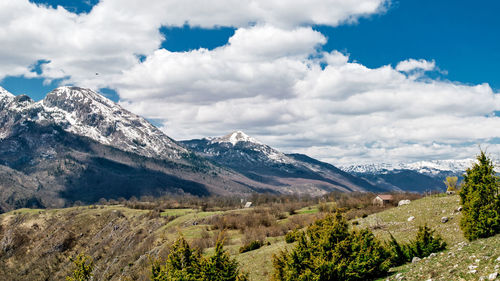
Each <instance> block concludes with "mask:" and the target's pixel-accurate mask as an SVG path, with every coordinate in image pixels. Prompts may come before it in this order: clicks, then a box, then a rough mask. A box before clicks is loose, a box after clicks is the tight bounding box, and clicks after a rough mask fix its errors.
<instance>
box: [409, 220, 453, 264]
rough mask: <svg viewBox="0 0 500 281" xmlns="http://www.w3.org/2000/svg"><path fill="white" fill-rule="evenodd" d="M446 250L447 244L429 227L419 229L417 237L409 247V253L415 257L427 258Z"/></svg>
mask: <svg viewBox="0 0 500 281" xmlns="http://www.w3.org/2000/svg"><path fill="white" fill-rule="evenodd" d="M444 249H446V242H444V241H443V239H442V238H441V236H439V235H438V234H434V230H432V229H430V228H429V227H428V226H427V225H424V226H420V227H419V228H418V232H417V237H416V238H415V240H413V241H412V242H411V243H410V244H409V245H408V252H409V254H410V255H411V258H413V257H419V258H423V257H427V256H428V255H430V254H432V253H436V252H439V251H442V250H444Z"/></svg>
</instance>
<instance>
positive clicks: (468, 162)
mask: <svg viewBox="0 0 500 281" xmlns="http://www.w3.org/2000/svg"><path fill="white" fill-rule="evenodd" d="M473 163H474V159H463V160H434V161H419V162H413V163H395V164H389V163H379V164H366V165H348V166H341V167H340V169H342V170H343V171H345V172H348V173H351V174H353V175H356V176H358V177H361V178H363V179H365V180H366V181H368V182H370V183H372V184H374V185H376V186H379V187H380V188H384V189H388V190H395V191H411V192H426V191H436V190H437V191H444V190H445V185H444V183H443V181H444V179H445V178H446V177H448V176H457V177H458V178H459V179H460V180H461V179H462V175H463V174H464V173H465V170H466V169H467V168H470V167H472V165H473Z"/></svg>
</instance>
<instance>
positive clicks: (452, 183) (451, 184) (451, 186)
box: [443, 177, 458, 192]
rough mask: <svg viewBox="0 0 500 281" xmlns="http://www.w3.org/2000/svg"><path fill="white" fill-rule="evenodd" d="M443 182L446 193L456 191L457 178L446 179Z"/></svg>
mask: <svg viewBox="0 0 500 281" xmlns="http://www.w3.org/2000/svg"><path fill="white" fill-rule="evenodd" d="M443 182H444V184H445V185H446V191H447V192H455V191H456V190H457V182H458V177H446V180H445V181H443Z"/></svg>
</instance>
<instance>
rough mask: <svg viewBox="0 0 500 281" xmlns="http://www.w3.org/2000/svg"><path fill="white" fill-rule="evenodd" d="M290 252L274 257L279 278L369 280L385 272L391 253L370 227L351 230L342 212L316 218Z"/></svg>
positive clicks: (287, 279) (275, 274) (277, 279)
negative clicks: (323, 217) (319, 218)
mask: <svg viewBox="0 0 500 281" xmlns="http://www.w3.org/2000/svg"><path fill="white" fill-rule="evenodd" d="M297 242H298V243H297V245H296V247H295V248H294V249H293V250H292V251H291V252H286V251H285V252H281V253H280V254H279V255H275V256H274V258H273V265H274V274H273V279H274V280H276V281H285V280H286V281H294V280H297V281H298V280H304V281H305V280H322V281H323V280H324V281H329V280H346V281H349V280H367V279H372V278H375V277H377V276H381V275H384V274H385V273H386V272H387V271H388V270H389V266H390V254H389V252H388V251H386V250H385V248H384V247H383V246H382V245H381V243H380V242H379V241H378V240H377V239H376V238H375V237H374V235H373V233H372V232H371V231H370V230H368V229H365V230H359V231H358V230H351V231H349V227H348V224H347V222H346V220H345V219H344V218H343V217H342V215H341V214H339V213H336V214H334V215H329V216H327V217H326V218H325V219H322V220H318V221H316V222H315V223H314V224H313V225H311V226H310V227H309V228H308V229H307V231H306V233H302V232H301V233H300V234H299V235H298V237H297Z"/></svg>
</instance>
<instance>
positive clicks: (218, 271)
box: [151, 237, 248, 281]
mask: <svg viewBox="0 0 500 281" xmlns="http://www.w3.org/2000/svg"><path fill="white" fill-rule="evenodd" d="M247 279H248V278H247V275H246V274H243V273H240V271H239V268H238V262H237V261H236V260H234V259H231V257H230V256H229V254H228V253H227V252H226V251H224V249H223V242H222V241H221V240H220V239H219V240H218V241H217V243H216V246H215V253H214V254H213V255H212V256H211V257H208V258H205V257H203V256H202V255H201V254H200V253H199V252H197V251H195V250H193V249H191V247H190V246H189V244H188V243H187V241H186V240H185V239H184V238H183V237H180V238H179V239H178V240H177V241H176V242H175V243H174V245H173V246H172V251H171V253H170V254H169V255H168V258H167V260H166V263H164V264H162V262H160V261H158V260H156V261H154V262H153V265H152V268H151V280H153V281H246V280H247Z"/></svg>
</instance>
